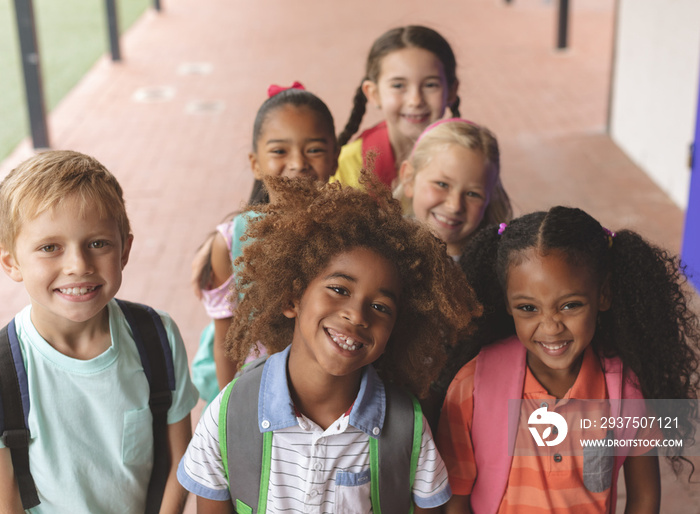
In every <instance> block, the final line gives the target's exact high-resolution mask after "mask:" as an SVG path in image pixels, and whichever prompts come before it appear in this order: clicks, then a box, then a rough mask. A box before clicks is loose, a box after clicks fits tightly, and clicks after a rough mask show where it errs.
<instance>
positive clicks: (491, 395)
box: [438, 207, 700, 514]
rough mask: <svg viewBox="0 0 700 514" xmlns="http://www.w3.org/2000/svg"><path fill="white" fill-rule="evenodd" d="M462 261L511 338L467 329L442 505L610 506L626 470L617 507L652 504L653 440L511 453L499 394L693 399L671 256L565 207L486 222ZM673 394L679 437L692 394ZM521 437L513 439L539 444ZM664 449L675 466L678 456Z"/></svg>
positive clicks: (449, 417)
mask: <svg viewBox="0 0 700 514" xmlns="http://www.w3.org/2000/svg"><path fill="white" fill-rule="evenodd" d="M464 259H465V261H466V262H468V263H469V266H465V268H464V269H465V272H466V274H467V278H468V279H469V280H472V281H473V284H474V288H475V290H476V292H477V296H478V297H479V299H480V300H481V301H482V302H483V303H484V311H485V312H491V313H492V314H493V315H492V316H489V319H490V320H491V321H493V322H496V323H502V321H503V320H504V319H505V316H503V315H501V313H504V314H505V313H508V314H509V315H510V317H511V319H510V321H509V322H508V320H506V326H508V325H509V326H510V333H511V334H513V333H514V334H515V335H511V337H509V338H507V339H502V340H499V341H498V342H495V343H494V342H493V340H487V339H483V338H482V339H481V340H480V338H479V337H475V338H474V339H473V340H474V341H475V342H476V343H477V344H478V345H481V348H480V352H479V354H478V356H477V357H476V358H475V359H474V360H472V361H470V362H469V363H468V364H466V365H465V366H464V367H463V368H462V369H461V370H460V371H459V373H458V374H457V376H456V377H455V379H454V381H453V382H452V384H451V385H450V387H449V390H448V392H447V398H446V400H445V404H444V407H443V410H442V416H441V419H440V427H439V437H438V447H439V448H440V452H441V453H442V455H443V457H444V458H445V463H446V465H447V467H448V470H449V475H450V485H451V486H452V489H453V493H454V496H453V497H452V499H451V500H450V502H449V504H448V506H447V508H446V512H448V513H454V512H459V513H464V512H475V513H477V514H480V513H495V512H498V513H501V514H503V513H515V512H517V513H525V514H529V513H544V512H564V511H566V512H577V513H578V512H614V510H615V504H616V501H617V496H616V494H615V492H616V485H617V478H618V474H619V469H620V467H622V466H624V476H625V484H626V488H627V508H626V510H625V512H644V513H652V512H659V504H660V495H661V491H660V481H659V464H658V457H657V456H656V454H655V453H653V452H652V453H649V454H646V452H648V451H649V447H644V446H641V447H639V448H634V449H632V450H631V451H630V452H629V454H628V455H623V454H622V453H624V452H622V453H616V455H615V456H613V453H612V452H610V453H605V450H602V452H603V453H601V451H600V450H597V451H593V452H588V453H587V452H586V451H583V452H581V450H580V449H579V451H578V453H571V454H570V455H569V454H567V455H562V454H561V453H560V452H558V450H557V447H556V446H553V447H552V450H551V451H548V450H547V449H543V450H542V451H538V452H537V453H535V454H534V455H522V454H518V453H515V455H514V454H513V453H509V451H510V450H509V449H508V445H507V444H506V441H507V440H508V428H507V425H508V422H507V421H506V420H507V419H508V418H509V417H508V407H507V403H508V400H510V399H515V398H522V399H523V401H536V403H537V406H538V407H539V406H545V407H546V406H552V405H554V407H553V408H552V410H553V411H554V412H562V413H565V412H566V409H567V405H569V404H570V403H571V401H572V400H575V399H578V400H584V399H603V400H605V399H610V400H616V399H617V400H619V399H627V400H630V401H629V402H627V403H625V404H622V409H623V410H622V411H621V412H622V414H620V415H623V414H625V413H626V412H627V413H629V411H625V409H628V408H630V405H634V402H632V401H631V400H633V399H642V398H646V399H694V398H696V397H697V396H696V395H697V387H698V383H699V377H698V373H697V369H698V354H697V350H698V340H699V339H700V333H699V332H698V320H697V318H696V316H695V315H694V314H693V313H692V312H691V311H689V310H688V306H687V298H686V296H685V293H684V289H683V287H684V283H685V278H684V277H683V275H682V273H681V271H680V270H679V264H678V260H677V259H676V258H674V257H672V256H669V255H668V254H667V253H666V252H665V251H663V250H661V249H659V248H657V247H655V246H653V245H651V244H649V243H648V242H646V241H645V240H644V239H642V237H641V236H639V235H638V234H636V233H635V232H632V231H629V230H621V231H619V232H618V233H617V234H615V233H613V232H610V231H609V230H607V229H605V228H603V227H602V226H601V225H600V223H598V222H597V221H596V220H595V219H593V218H592V217H591V216H589V215H588V214H586V213H585V212H583V211H581V210H579V209H574V208H567V207H554V208H552V209H551V210H550V211H548V212H536V213H533V214H528V215H526V216H523V217H521V218H518V219H516V220H514V221H513V222H512V223H510V224H508V225H507V226H506V225H505V224H501V225H500V227H495V226H494V227H487V228H485V229H484V230H482V231H480V232H479V233H478V234H477V235H476V236H475V238H474V239H473V240H472V241H471V242H470V245H469V246H468V249H467V251H466V252H465V255H464ZM500 330H501V331H503V328H501V329H500ZM480 331H481V333H482V334H493V333H494V332H493V330H490V329H489V327H485V326H480ZM477 335H478V334H477ZM495 391H498V392H495ZM562 399H563V401H562ZM540 402H542V403H541V404H540ZM681 403H683V407H682V408H680V407H678V409H679V410H676V412H674V413H673V415H674V416H677V417H678V419H679V425H678V428H677V429H673V430H670V431H669V432H666V431H664V435H667V436H669V437H670V438H672V439H685V440H688V438H689V437H692V435H693V429H692V424H691V422H690V420H691V419H692V417H693V416H695V415H696V414H697V413H696V412H693V411H694V410H695V407H693V405H694V403H693V402H681ZM611 405H618V406H619V405H620V402H611ZM674 408H676V407H674ZM560 409H561V410H560ZM657 414H659V415H662V414H664V413H663V412H657ZM530 419H531V418H530ZM522 422H523V420H522V414H521V423H522ZM504 427H505V428H504ZM571 430H572V427H571V424H569V431H570V432H571ZM524 433H525V435H524V436H522V437H520V436H521V432H520V431H518V436H517V438H516V439H515V445H516V446H515V447H520V445H521V444H524V445H526V444H528V441H529V444H530V445H531V446H533V447H534V448H537V447H536V446H534V443H533V442H532V438H530V434H529V433H527V431H524ZM619 435H620V434H618V433H617V432H615V433H614V434H612V433H610V432H608V433H601V434H600V437H603V438H610V437H614V438H615V439H620V437H619ZM626 435H627V436H629V435H630V433H626ZM644 435H645V434H644V433H643V431H640V432H637V431H636V430H635V431H634V433H633V434H632V436H634V437H643V436H644ZM647 435H648V434H647ZM545 437H547V435H546V434H545ZM625 438H627V437H625ZM574 439H575V438H574ZM574 439H572V440H574ZM581 453H582V454H581ZM509 455H510V456H509ZM513 455H514V456H513ZM669 458H670V459H671V461H672V463H673V464H674V469H675V470H676V471H678V469H679V466H678V465H679V464H681V462H680V459H682V457H680V456H678V455H676V456H672V457H669Z"/></svg>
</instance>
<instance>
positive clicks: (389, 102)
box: [334, 25, 459, 187]
mask: <svg viewBox="0 0 700 514" xmlns="http://www.w3.org/2000/svg"><path fill="white" fill-rule="evenodd" d="M456 67H457V64H456V61H455V56H454V53H453V51H452V48H451V47H450V45H449V43H448V42H447V41H446V40H445V38H443V37H442V36H441V35H440V34H439V33H438V32H436V31H435V30H433V29H430V28H428V27H423V26H420V25H409V26H406V27H397V28H394V29H391V30H389V31H388V32H386V33H384V34H382V35H381V36H380V37H379V39H377V40H376V41H375V42H374V44H373V45H372V48H371V50H370V52H369V56H368V57H367V65H366V70H365V76H364V77H363V79H362V82H361V83H360V85H359V86H358V88H357V91H356V92H355V97H354V99H353V109H352V113H351V114H350V119H349V120H348V122H347V124H346V125H345V128H344V129H343V131H342V132H341V133H340V135H339V136H338V144H339V145H341V146H342V149H341V152H340V158H339V161H338V171H337V173H336V175H335V177H334V180H336V181H339V182H341V183H343V184H345V185H349V186H353V187H356V186H357V185H358V178H359V176H360V169H362V168H363V167H364V168H366V167H368V166H367V155H368V153H369V152H373V153H377V154H378V156H377V158H376V160H375V161H374V166H373V171H374V173H375V174H376V175H377V176H378V177H379V179H380V180H381V181H382V182H383V183H384V184H386V185H387V186H390V187H391V186H392V185H393V183H394V181H395V179H396V178H397V173H398V169H399V166H400V165H401V163H402V162H403V161H404V159H406V158H407V157H408V155H409V153H410V152H411V148H412V147H413V143H414V142H415V141H416V139H417V138H418V136H419V135H420V134H421V132H423V130H424V129H425V128H426V127H427V126H428V125H430V124H431V123H433V122H435V121H437V120H439V119H441V118H442V117H443V115H444V113H445V109H446V108H447V107H449V108H450V111H451V112H452V116H453V117H459V96H457V88H458V87H459V81H458V80H457V74H456ZM368 103H369V104H370V105H372V106H374V107H375V108H377V109H379V110H380V111H381V114H382V116H383V117H384V121H382V122H381V123H379V124H378V125H376V126H374V127H372V128H370V129H368V130H366V131H364V132H363V133H362V134H360V136H359V137H358V138H357V139H355V140H354V141H352V142H349V141H350V139H351V138H352V136H353V135H354V134H355V133H356V132H357V130H358V129H359V128H360V124H361V122H362V118H363V117H364V115H365V111H366V107H367V104H368Z"/></svg>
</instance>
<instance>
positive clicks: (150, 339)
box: [117, 300, 175, 514]
mask: <svg viewBox="0 0 700 514" xmlns="http://www.w3.org/2000/svg"><path fill="white" fill-rule="evenodd" d="M117 304H118V305H119V307H120V308H121V310H122V312H123V313H124V317H125V318H126V321H127V322H128V323H129V327H130V328H131V333H132V337H133V338H134V342H135V343H136V348H137V349H138V351H139V356H140V357H141V364H142V365H143V370H144V373H145V374H146V378H147V379H148V385H149V388H150V396H149V400H148V405H149V407H150V409H151V414H152V416H153V469H152V471H151V478H150V480H149V482H148V492H147V494H146V511H145V512H146V514H157V513H158V512H159V511H160V506H161V503H162V501H163V493H164V492H165V484H166V482H167V480H168V475H169V473H170V466H171V462H170V450H169V447H168V409H170V406H171V405H172V392H173V391H174V390H175V367H174V365H173V355H172V350H171V348H170V343H169V341H168V336H167V332H166V330H165V327H164V326H163V321H162V320H161V319H160V315H158V313H157V312H156V311H155V310H153V309H152V308H150V307H148V306H146V305H142V304H138V303H133V302H126V301H123V300H117Z"/></svg>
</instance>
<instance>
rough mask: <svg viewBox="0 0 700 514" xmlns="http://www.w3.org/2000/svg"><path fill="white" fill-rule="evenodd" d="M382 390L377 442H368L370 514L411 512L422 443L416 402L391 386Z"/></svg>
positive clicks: (421, 417) (421, 430) (420, 414)
mask: <svg viewBox="0 0 700 514" xmlns="http://www.w3.org/2000/svg"><path fill="white" fill-rule="evenodd" d="M384 385H385V388H386V399H387V407H386V416H385V419H384V427H383V428H382V432H381V434H380V436H379V438H374V437H370V438H369V461H370V474H371V486H370V487H371V499H372V512H373V513H374V514H381V513H383V514H394V513H396V514H405V513H406V512H409V513H412V512H413V482H414V480H415V475H416V468H417V466H418V456H419V455H420V449H421V443H422V440H423V411H422V410H421V407H420V404H419V403H418V400H416V399H415V398H414V397H413V396H412V395H410V394H408V393H406V392H404V391H403V390H401V389H400V388H398V387H396V386H394V385H392V384H384Z"/></svg>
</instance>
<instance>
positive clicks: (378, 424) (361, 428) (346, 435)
mask: <svg viewBox="0 0 700 514" xmlns="http://www.w3.org/2000/svg"><path fill="white" fill-rule="evenodd" d="M288 354H289V347H288V348H287V349H286V350H285V351H283V352H280V353H277V354H275V355H272V356H271V357H270V358H269V359H268V361H267V363H266V365H265V368H264V370H263V377H262V381H261V388H260V389H261V390H260V395H261V398H266V399H267V402H266V403H267V405H268V406H269V408H267V409H266V411H265V412H262V411H261V415H262V416H264V417H265V420H264V421H266V422H267V423H269V425H268V424H267V423H265V424H264V425H265V426H269V427H272V428H274V430H273V437H272V459H271V469H270V482H269V492H268V503H267V509H268V512H300V513H301V512H319V513H320V512H328V513H333V512H339V510H338V509H339V508H341V507H340V506H342V508H344V509H346V510H343V512H353V513H354V512H358V513H360V512H361V513H368V512H372V507H371V502H370V469H369V468H370V466H369V437H370V435H372V434H374V435H378V434H379V433H381V429H382V426H383V422H384V415H385V406H386V400H385V391H384V385H383V383H382V381H381V379H380V378H379V377H378V376H377V373H376V371H375V370H374V368H373V367H372V366H367V367H366V368H365V369H364V370H363V374H362V380H361V384H360V391H359V393H358V396H357V398H356V400H355V403H354V405H353V407H352V409H351V410H350V411H349V414H348V413H345V414H343V415H342V416H340V418H338V419H337V420H336V421H335V422H334V423H333V424H331V425H330V426H329V427H328V428H327V429H326V430H323V429H322V428H321V427H320V426H318V425H317V424H316V423H314V422H313V421H311V420H310V419H308V418H307V417H305V416H304V415H303V414H299V415H297V414H298V413H295V409H294V405H293V402H292V400H291V397H290V394H289V387H288V385H287V375H286V363H287V356H288ZM221 397H222V394H219V396H217V397H216V399H215V400H214V401H213V402H212V403H211V405H210V406H209V407H208V408H207V410H206V411H205V412H204V414H203V415H202V418H201V419H200V421H199V424H198V425H197V428H196V430H195V433H194V436H193V437H192V441H191V442H190V445H189V447H188V448H187V452H186V453H185V455H184V457H183V458H182V460H181V461H180V465H179V467H178V479H179V481H180V483H181V484H182V485H183V486H184V487H185V488H186V489H187V490H189V491H190V492H192V493H194V494H196V495H198V496H202V497H203V498H208V499H210V500H218V501H230V500H231V497H230V494H229V490H228V483H227V481H226V477H225V475H224V468H223V463H222V459H221V450H220V446H219V430H218V424H219V410H220V407H221ZM234 480H235V478H234ZM450 496H451V492H450V486H449V483H448V480H447V470H446V468H445V465H444V463H443V461H442V459H441V458H440V455H439V454H438V452H437V449H436V446H435V443H434V441H433V437H432V434H431V432H430V428H429V427H428V424H427V422H426V421H425V419H424V420H423V433H422V443H421V451H420V455H419V458H418V467H417V470H416V477H415V481H414V485H413V499H414V501H415V503H416V505H418V506H419V507H422V508H431V507H436V506H438V505H442V504H443V503H445V502H446V501H447V500H448V499H449V498H450ZM348 509H349V510H348Z"/></svg>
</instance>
